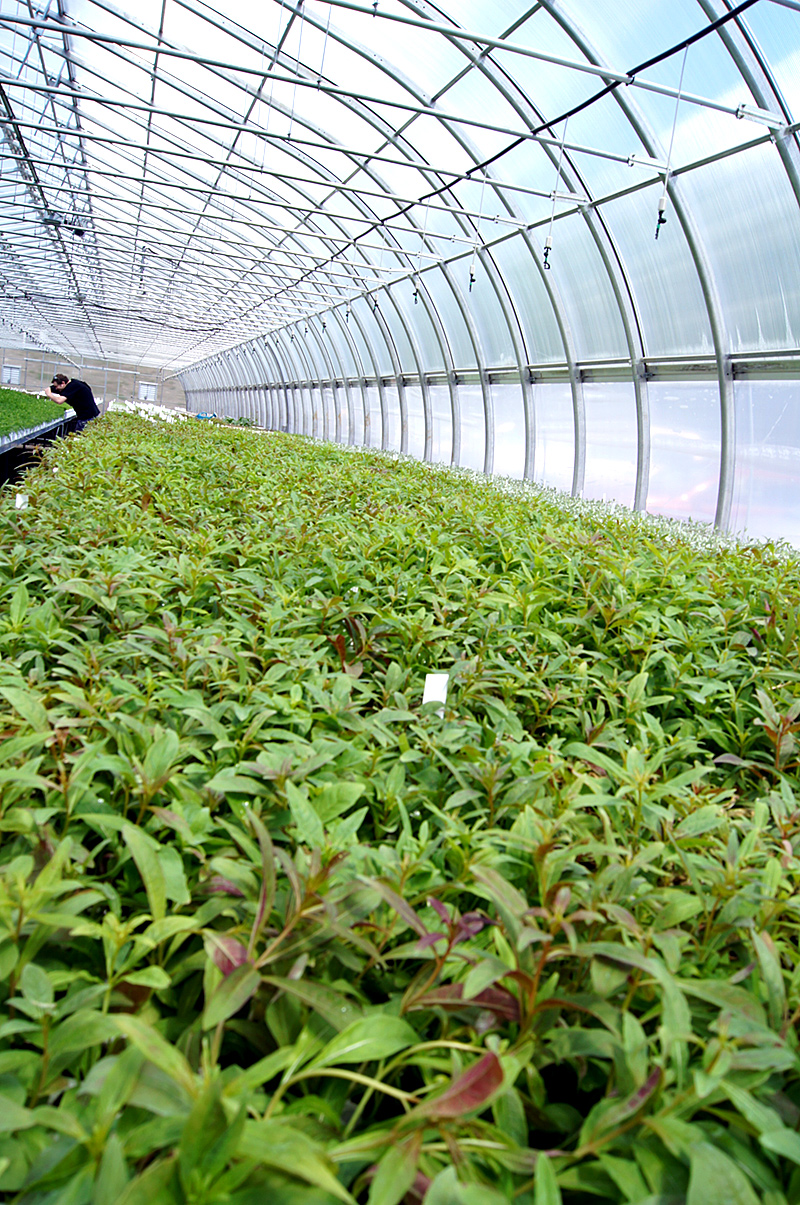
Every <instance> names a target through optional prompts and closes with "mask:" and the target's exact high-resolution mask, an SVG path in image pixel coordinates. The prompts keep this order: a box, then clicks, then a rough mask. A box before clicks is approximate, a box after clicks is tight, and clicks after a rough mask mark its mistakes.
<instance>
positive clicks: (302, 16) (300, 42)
mask: <svg viewBox="0 0 800 1205" xmlns="http://www.w3.org/2000/svg"><path fill="white" fill-rule="evenodd" d="M297 12H298V14H299V16H300V35H299V37H298V39H297V58H296V59H295V68H294V91H293V92H292V111H291V113H290V114H289V133H288V134H287V135H286V137H287V138H291V136H292V126H293V125H294V106H295V101H296V100H297V80H298V78H299V76H300V52H301V50H302V48H303V30H304V29H305V24H306V18H305V13H304V12H303V0H300V2H299V4H298V6H297Z"/></svg>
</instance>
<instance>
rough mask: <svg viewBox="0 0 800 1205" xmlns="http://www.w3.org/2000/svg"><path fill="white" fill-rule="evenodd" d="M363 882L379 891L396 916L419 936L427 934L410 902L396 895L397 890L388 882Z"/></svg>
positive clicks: (366, 880) (368, 880)
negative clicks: (400, 917)
mask: <svg viewBox="0 0 800 1205" xmlns="http://www.w3.org/2000/svg"><path fill="white" fill-rule="evenodd" d="M364 882H365V883H367V884H368V885H369V886H370V887H374V888H375V890H376V891H378V892H380V894H381V895H382V896H383V898H384V899H385V900H386V903H387V904H389V905H390V907H392V908H394V910H395V912H396V913H397V914H398V916H402V918H403V920H404V921H405V922H406V924H407V925H410V926H411V928H412V929H414V930H415V931H416V932H417V933H419V935H420V937H426V936H427V933H428V930H427V928H426V927H425V925H424V924H423V922H422V921H421V920H420V918H419V917H418V916H417V914H416V912H415V911H414V909H413V908H412V907H411V905H410V904H407V903H406V901H405V900H404V899H403V897H402V896H401V895H398V894H397V892H396V891H394V890H393V889H392V888H391V887H390V886H389V885H388V883H382V882H381V880H380V879H364Z"/></svg>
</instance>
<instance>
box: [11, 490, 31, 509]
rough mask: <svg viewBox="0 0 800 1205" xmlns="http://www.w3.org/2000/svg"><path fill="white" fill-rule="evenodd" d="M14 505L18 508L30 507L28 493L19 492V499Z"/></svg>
mask: <svg viewBox="0 0 800 1205" xmlns="http://www.w3.org/2000/svg"><path fill="white" fill-rule="evenodd" d="M14 505H15V507H16V508H17V510H27V509H28V495H27V494H17V500H16V502H15V503H14Z"/></svg>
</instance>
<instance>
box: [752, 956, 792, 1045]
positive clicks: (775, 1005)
mask: <svg viewBox="0 0 800 1205" xmlns="http://www.w3.org/2000/svg"><path fill="white" fill-rule="evenodd" d="M753 945H754V946H755V950H756V957H757V958H758V965H759V969H760V971H761V977H762V979H763V980H764V986H765V987H766V989H767V1010H768V1012H769V1023H770V1025H771V1026H772V1028H773V1029H780V1026H781V1023H782V1021H783V1018H784V1015H785V1013H786V985H785V984H784V982H783V971H782V970H781V964H780V959H779V958H778V954H777V951H776V949H775V943H774V942H773V940H772V938H771V937H770V935H769V934H768V933H766V932H765V933H754V934H753Z"/></svg>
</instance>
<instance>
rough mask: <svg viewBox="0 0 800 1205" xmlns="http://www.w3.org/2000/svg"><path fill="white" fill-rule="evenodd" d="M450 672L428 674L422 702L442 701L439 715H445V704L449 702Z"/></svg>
mask: <svg viewBox="0 0 800 1205" xmlns="http://www.w3.org/2000/svg"><path fill="white" fill-rule="evenodd" d="M448 678H449V675H448V674H426V675H425V687H424V689H423V691H422V703H423V706H424V704H425V703H441V704H442V706H441V707H440V708H439V715H444V704H445V703H446V702H447V682H448Z"/></svg>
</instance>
